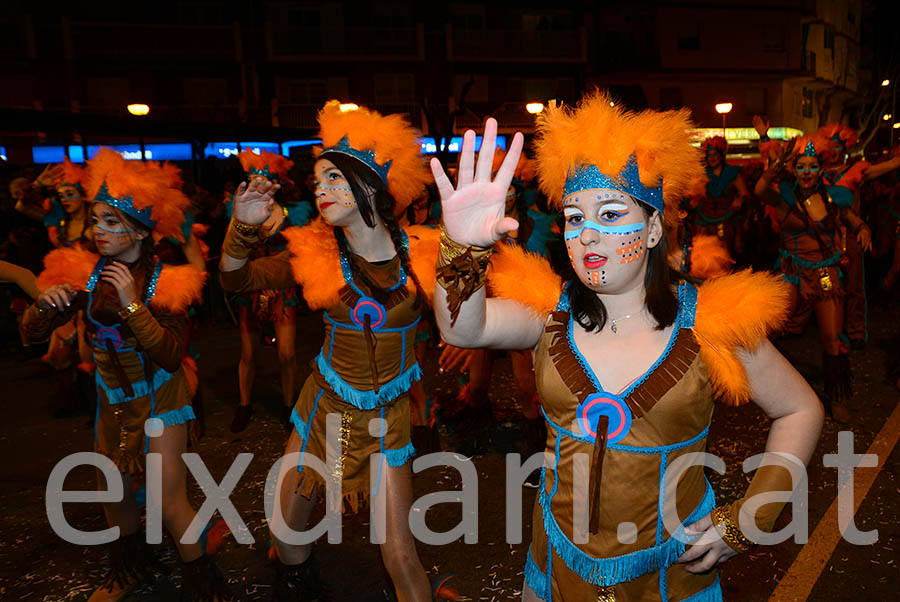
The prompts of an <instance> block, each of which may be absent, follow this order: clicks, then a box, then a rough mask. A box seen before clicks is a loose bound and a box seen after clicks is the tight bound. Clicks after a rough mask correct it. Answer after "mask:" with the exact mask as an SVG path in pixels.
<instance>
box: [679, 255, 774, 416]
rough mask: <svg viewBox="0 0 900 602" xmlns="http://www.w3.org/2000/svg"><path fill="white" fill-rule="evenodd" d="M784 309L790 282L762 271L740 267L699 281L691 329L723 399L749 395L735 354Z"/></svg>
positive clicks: (754, 342) (736, 400) (770, 327)
mask: <svg viewBox="0 0 900 602" xmlns="http://www.w3.org/2000/svg"><path fill="white" fill-rule="evenodd" d="M789 311H790V285H789V284H787V283H786V282H784V281H783V280H781V278H779V277H778V276H775V275H773V274H770V273H767V272H757V273H754V272H752V271H751V270H744V271H742V272H738V273H736V274H730V275H728V276H722V277H721V278H715V279H713V280H708V281H707V282H705V283H703V284H702V285H701V286H700V287H699V290H698V294H697V318H696V321H695V322H694V334H695V336H696V338H697V342H698V343H699V344H700V357H701V359H702V360H703V363H704V364H705V365H706V368H707V372H708V373H709V378H710V381H711V382H712V385H713V388H714V389H715V391H716V393H718V394H719V396H720V397H721V398H722V400H723V401H724V402H725V403H727V404H728V405H740V404H742V403H745V402H747V401H748V400H749V399H750V383H749V382H748V380H747V373H746V370H745V369H744V365H743V364H742V363H741V361H740V358H739V357H738V351H739V350H740V349H746V350H748V351H752V350H754V349H756V348H757V347H758V346H759V345H760V344H761V343H762V342H763V341H765V340H766V338H767V337H768V336H769V334H771V333H772V332H774V331H775V330H777V329H778V328H780V327H781V325H782V324H783V323H784V321H785V320H786V319H787V317H788V313H789Z"/></svg>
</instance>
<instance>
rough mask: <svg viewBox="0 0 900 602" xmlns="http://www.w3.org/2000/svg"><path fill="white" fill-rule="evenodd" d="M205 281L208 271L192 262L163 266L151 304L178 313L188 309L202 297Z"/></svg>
mask: <svg viewBox="0 0 900 602" xmlns="http://www.w3.org/2000/svg"><path fill="white" fill-rule="evenodd" d="M205 283H206V272H204V271H203V270H201V269H199V268H196V267H194V266H192V265H190V264H184V265H166V266H163V269H162V271H161V272H160V274H159V282H157V283H156V294H155V295H153V298H152V299H150V306H151V307H158V308H161V309H166V310H168V311H172V312H176V313H181V312H184V311H187V308H188V306H189V305H191V304H192V303H195V302H197V301H200V299H201V298H202V293H203V285H204V284H205Z"/></svg>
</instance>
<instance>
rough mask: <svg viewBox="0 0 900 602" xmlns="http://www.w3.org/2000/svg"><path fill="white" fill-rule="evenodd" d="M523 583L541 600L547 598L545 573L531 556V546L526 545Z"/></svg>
mask: <svg viewBox="0 0 900 602" xmlns="http://www.w3.org/2000/svg"><path fill="white" fill-rule="evenodd" d="M525 583H527V584H528V587H530V588H531V590H532V591H533V592H534V593H535V594H537V596H538V598H540V599H542V600H546V599H547V588H548V586H549V584H548V583H547V575H545V574H544V572H543V571H541V568H540V567H539V566H538V565H537V563H536V562H535V561H534V558H532V557H531V546H528V555H527V556H526V557H525Z"/></svg>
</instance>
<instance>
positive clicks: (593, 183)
mask: <svg viewBox="0 0 900 602" xmlns="http://www.w3.org/2000/svg"><path fill="white" fill-rule="evenodd" d="M591 188H610V189H612V190H618V191H621V192H624V193H626V194H628V195H630V196H632V197H634V198H635V199H637V200H639V201H641V202H643V203H646V204H647V205H650V206H651V207H653V208H654V209H656V210H657V211H659V212H660V213H663V209H664V208H665V202H664V200H663V193H662V181H660V183H659V186H654V187H653V188H647V187H646V186H644V185H643V184H642V183H641V177H640V174H639V173H638V164H637V159H636V158H635V156H634V155H631V157H629V158H628V163H627V164H626V165H625V168H624V169H623V170H622V171H621V172H620V173H619V175H618V176H616V177H610V176H608V175H606V174H605V173H601V172H600V170H599V169H598V168H597V166H595V165H588V166H586V167H584V166H583V167H579V168H578V169H576V170H575V173H574V174H573V175H570V176H569V177H568V178H566V185H565V186H564V187H563V197H564V198H565V197H567V196H569V195H570V194H572V193H573V192H580V191H582V190H589V189H591Z"/></svg>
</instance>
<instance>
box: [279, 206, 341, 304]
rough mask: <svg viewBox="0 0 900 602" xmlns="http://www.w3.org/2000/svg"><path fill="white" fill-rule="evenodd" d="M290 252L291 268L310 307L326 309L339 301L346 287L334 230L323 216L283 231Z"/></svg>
mask: <svg viewBox="0 0 900 602" xmlns="http://www.w3.org/2000/svg"><path fill="white" fill-rule="evenodd" d="M281 233H282V234H283V235H284V237H285V238H286V239H287V248H288V251H290V252H291V271H292V272H293V274H294V280H296V281H297V284H299V285H300V287H301V289H300V290H301V293H302V294H303V298H304V299H306V303H307V305H309V308H310V309H325V308H326V307H330V306H332V305H334V304H335V303H337V302H338V301H340V295H339V291H340V290H341V288H342V287H343V286H344V277H343V275H342V274H341V258H340V253H338V246H337V240H335V238H334V231H333V228H332V227H331V226H329V225H328V224H326V223H325V222H324V221H323V220H322V219H321V218H319V219H317V220H314V221H313V222H311V223H310V224H309V225H306V226H303V227H299V228H298V227H296V226H293V227H291V228H285V229H284V230H282V231H281Z"/></svg>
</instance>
